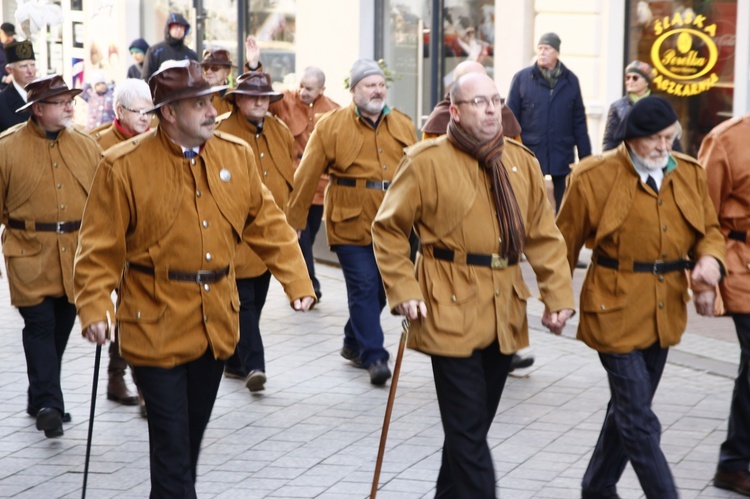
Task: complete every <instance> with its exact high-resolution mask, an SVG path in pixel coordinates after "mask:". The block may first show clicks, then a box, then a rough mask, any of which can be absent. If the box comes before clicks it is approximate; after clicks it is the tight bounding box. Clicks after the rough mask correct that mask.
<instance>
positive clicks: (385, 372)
mask: <svg viewBox="0 0 750 499" xmlns="http://www.w3.org/2000/svg"><path fill="white" fill-rule="evenodd" d="M367 372H368V373H370V383H372V384H373V385H383V384H385V382H386V381H388V379H389V378H390V377H391V370H390V369H388V361H387V360H385V359H380V360H376V361H375V363H374V364H371V365H370V367H368V368H367Z"/></svg>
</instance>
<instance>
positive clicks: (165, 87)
mask: <svg viewBox="0 0 750 499" xmlns="http://www.w3.org/2000/svg"><path fill="white" fill-rule="evenodd" d="M148 86H149V88H150V89H151V97H153V99H154V107H152V108H151V109H148V110H146V111H144V112H145V113H153V112H154V111H156V110H157V109H159V108H160V107H162V106H163V105H164V104H169V103H170V102H174V101H177V100H182V99H191V98H194V97H201V96H203V95H208V94H212V93H214V92H219V91H221V90H224V89H225V88H227V86H226V85H217V86H214V87H212V86H211V84H210V83H208V81H206V79H205V78H204V77H203V70H202V69H201V65H200V63H198V62H196V61H191V60H189V59H184V60H182V61H166V62H164V63H163V64H162V65H161V67H160V68H159V71H157V72H156V73H154V74H153V75H152V76H151V78H149V80H148Z"/></svg>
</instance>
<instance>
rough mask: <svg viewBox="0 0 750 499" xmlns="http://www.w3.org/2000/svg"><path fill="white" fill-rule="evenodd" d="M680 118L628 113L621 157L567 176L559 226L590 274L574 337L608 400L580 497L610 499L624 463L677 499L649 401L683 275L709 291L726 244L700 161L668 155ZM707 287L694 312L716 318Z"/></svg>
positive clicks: (679, 326)
mask: <svg viewBox="0 0 750 499" xmlns="http://www.w3.org/2000/svg"><path fill="white" fill-rule="evenodd" d="M676 135H677V114H676V113H675V111H674V109H673V108H672V105H671V104H670V103H669V101H668V100H666V99H664V98H663V97H655V96H650V97H644V98H642V99H641V100H639V101H638V102H636V103H635V105H634V106H633V109H632V110H631V112H630V114H629V115H628V117H627V119H626V120H625V121H624V122H623V124H622V126H621V128H620V131H619V133H618V136H619V137H620V138H621V139H622V140H624V143H622V144H620V146H619V147H618V148H617V149H613V150H611V151H607V152H606V153H604V154H603V155H601V156H598V157H594V156H590V157H588V158H586V159H584V160H583V161H582V162H581V163H580V164H579V165H578V167H576V168H575V169H574V170H573V173H572V175H571V178H570V183H569V185H568V189H567V191H566V194H565V197H564V198H563V203H562V206H561V207H560V212H559V214H558V217H557V226H558V227H559V228H560V232H562V234H563V236H565V242H566V244H567V247H568V263H569V265H570V269H571V272H572V271H573V269H574V268H575V265H576V262H578V253H579V252H580V250H581V247H582V246H583V245H584V244H586V245H587V246H588V247H590V248H591V249H592V250H593V256H592V264H591V265H590V266H589V270H588V272H587V274H586V279H585V281H584V283H583V288H582V290H581V317H580V319H579V322H578V338H579V339H580V340H582V341H583V342H584V343H586V344H587V345H588V346H589V347H591V348H592V349H594V350H596V351H597V352H598V353H599V359H600V361H601V363H602V366H603V367H604V369H605V370H606V371H607V378H608V380H609V386H610V391H611V393H612V398H611V399H610V402H609V405H608V407H607V414H606V416H605V418H604V424H603V427H602V431H601V434H600V436H599V440H598V442H597V444H596V448H595V449H594V453H593V455H592V456H591V461H590V462H589V465H588V469H587V470H586V472H585V474H584V477H583V481H582V489H583V491H582V497H583V498H584V499H588V498H597V499H598V498H605V497H617V490H616V489H617V482H618V481H619V479H620V476H621V475H622V472H623V470H624V469H625V466H626V465H627V463H628V461H630V463H631V464H632V465H633V469H634V470H635V473H636V475H638V479H639V481H640V483H641V487H642V488H643V491H644V492H645V494H646V497H648V498H649V499H676V498H677V497H678V495H677V488H676V486H675V483H674V479H673V477H672V472H671V471H670V469H669V464H668V463H667V460H666V458H665V457H664V453H663V452H662V450H661V446H660V443H659V441H660V437H661V425H660V423H659V419H658V418H657V416H656V414H655V413H654V411H653V410H652V409H651V403H652V400H653V397H654V394H655V393H656V389H657V387H658V386H659V380H660V379H661V375H662V372H663V371H664V365H665V364H666V362H667V353H668V352H669V347H670V346H672V345H676V344H677V343H679V341H680V337H681V336H682V333H683V332H684V331H685V324H686V322H687V302H688V300H689V299H690V298H689V294H688V282H687V275H686V273H685V270H686V269H691V268H693V266H694V268H693V271H692V280H693V282H694V283H698V284H703V285H706V286H715V285H716V284H717V283H718V281H719V279H720V278H721V270H722V267H723V266H724V265H725V264H724V238H723V237H722V235H721V232H720V231H719V224H718V222H717V220H716V212H715V211H714V208H713V206H712V205H711V199H710V198H709V196H708V186H707V185H706V172H705V171H704V170H703V168H701V167H700V165H698V163H696V161H695V160H694V159H693V158H691V157H689V156H685V155H683V154H680V153H674V152H673V153H672V154H670V151H671V149H672V144H673V143H674V139H675V136H676ZM714 296H715V293H714V292H713V288H709V290H708V291H705V292H700V293H696V298H695V300H696V308H697V309H698V312H699V313H701V314H704V315H711V314H713V299H714Z"/></svg>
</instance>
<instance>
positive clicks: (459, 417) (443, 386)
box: [432, 342, 513, 499]
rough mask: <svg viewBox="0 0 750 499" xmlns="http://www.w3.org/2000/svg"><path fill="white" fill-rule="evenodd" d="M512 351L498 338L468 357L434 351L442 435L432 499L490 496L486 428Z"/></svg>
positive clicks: (492, 471)
mask: <svg viewBox="0 0 750 499" xmlns="http://www.w3.org/2000/svg"><path fill="white" fill-rule="evenodd" d="M512 357H513V356H512V355H503V354H502V353H501V352H500V347H499V345H498V343H497V342H494V343H493V344H492V345H490V346H489V347H487V348H484V349H482V350H474V352H473V353H472V354H471V356H470V357H468V358H460V357H442V356H439V355H433V356H432V373H433V376H434V378H435V390H436V392H437V399H438V406H439V407H440V418H441V420H442V423H443V432H444V433H445V440H444V441H443V458H442V464H441V466H440V473H439V475H438V479H437V490H436V492H435V497H436V499H453V498H455V499H466V498H472V499H494V498H495V468H494V465H493V464H492V454H491V453H490V447H489V445H488V444H487V434H488V432H489V430H490V425H491V424H492V420H493V418H494V417H495V414H496V413H497V407H498V405H499V404H500V397H501V396H502V394H503V388H504V387H505V380H506V379H507V377H508V369H509V368H510V360H511V358H512Z"/></svg>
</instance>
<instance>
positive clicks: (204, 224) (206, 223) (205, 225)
mask: <svg viewBox="0 0 750 499" xmlns="http://www.w3.org/2000/svg"><path fill="white" fill-rule="evenodd" d="M203 228H204V229H208V220H204V221H203Z"/></svg>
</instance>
